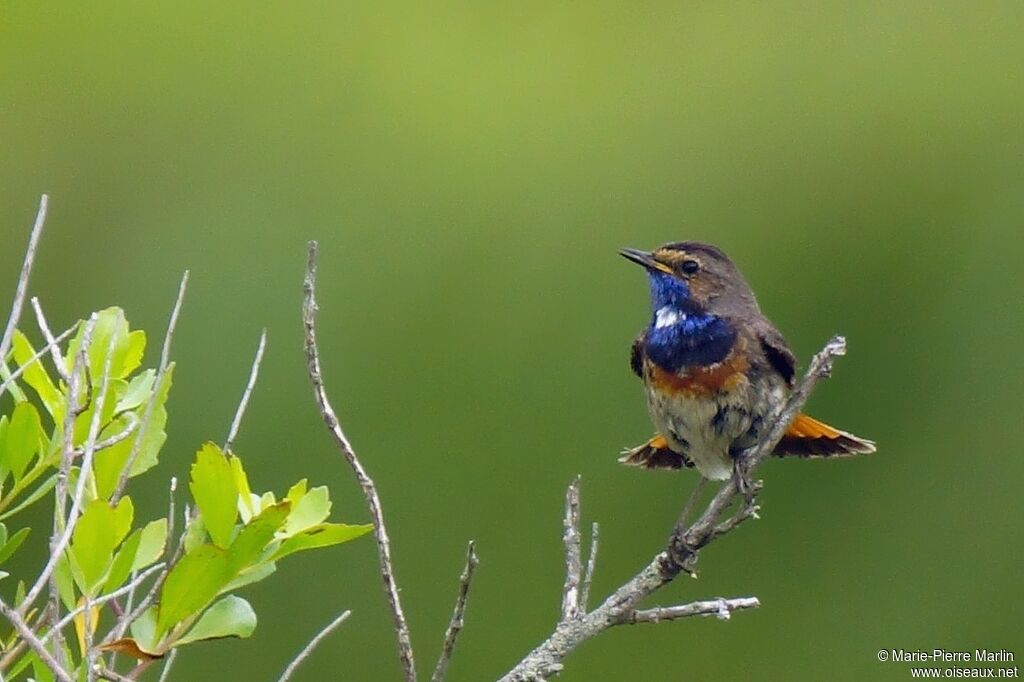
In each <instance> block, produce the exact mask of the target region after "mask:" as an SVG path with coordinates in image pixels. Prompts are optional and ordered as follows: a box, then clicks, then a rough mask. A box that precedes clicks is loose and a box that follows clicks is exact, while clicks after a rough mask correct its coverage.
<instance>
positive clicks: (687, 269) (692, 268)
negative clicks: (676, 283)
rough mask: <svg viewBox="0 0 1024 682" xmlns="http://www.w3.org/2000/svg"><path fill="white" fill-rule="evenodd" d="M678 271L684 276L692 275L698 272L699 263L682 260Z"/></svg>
mask: <svg viewBox="0 0 1024 682" xmlns="http://www.w3.org/2000/svg"><path fill="white" fill-rule="evenodd" d="M679 269H680V270H682V271H683V274H684V275H692V274H694V273H696V272H697V271H698V270H700V263H698V262H697V261H695V260H689V259H688V260H684V261H683V264H682V265H680V266H679Z"/></svg>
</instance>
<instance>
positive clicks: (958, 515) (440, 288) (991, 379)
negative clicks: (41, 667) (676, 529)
mask: <svg viewBox="0 0 1024 682" xmlns="http://www.w3.org/2000/svg"><path fill="white" fill-rule="evenodd" d="M1022 28H1024V6H1022V5H1021V4H1020V3H1019V2H1006V3H998V2H980V3H955V4H954V3H948V4H942V3H929V2H897V3H888V2H886V3H883V2H871V3H839V2H826V3H752V2H733V3H710V2H709V3H689V4H687V5H683V4H681V3H668V2H661V3H659V2H652V3H612V2H595V3H565V4H560V3H559V4H555V3H544V2H526V3H516V4H515V5H514V6H512V5H508V6H506V5H497V4H490V3H472V2H467V3H443V4H430V5H429V6H427V4H426V3H424V4H420V3H336V2H308V3H283V2H277V3H264V2H258V3H241V2H226V3H205V2H202V3H200V2H181V3H154V2H139V3H105V2H98V3H67V4H53V3H42V2H39V3H36V2H32V3H29V2H4V3H3V4H2V5H0V159H2V161H0V235H2V244H3V246H2V247H0V273H2V277H3V280H2V281H3V284H2V286H0V296H2V300H8V297H9V294H10V292H11V291H13V285H14V281H15V278H16V272H17V268H18V267H19V264H20V259H21V255H22V249H23V244H24V242H25V239H26V235H27V231H28V228H29V226H30V224H31V219H32V217H33V215H34V212H35V207H36V202H37V200H38V196H39V194H40V193H41V192H44V191H45V192H49V193H50V194H51V206H52V208H51V212H50V219H49V222H48V226H47V232H46V234H45V236H44V240H43V246H42V251H41V254H40V256H39V260H38V266H37V270H36V272H35V277H34V279H33V283H32V290H33V292H34V293H36V294H38V295H39V296H40V297H41V299H42V301H43V303H44V305H45V306H46V308H47V309H48V311H49V314H50V317H51V321H52V323H53V324H54V326H55V327H57V326H59V327H61V328H63V327H64V326H66V325H67V324H69V323H70V322H71V321H73V320H74V319H76V318H77V317H79V316H82V315H85V314H87V313H88V312H89V311H91V310H94V309H98V308H100V307H103V306H107V305H111V304H117V305H121V306H123V307H124V308H126V310H127V311H128V315H129V319H130V320H131V322H132V324H133V325H134V326H136V327H143V328H146V329H148V330H149V331H150V336H151V339H153V340H154V344H153V345H156V341H157V340H158V339H159V338H160V337H161V336H162V334H163V328H164V324H165V321H166V318H167V315H168V312H169V309H170V306H171V303H172V300H173V297H174V293H175V290H176V287H177V282H178V279H179V277H180V275H181V272H182V270H184V269H185V268H190V269H191V272H192V282H191V287H190V289H189V292H188V297H187V301H186V305H185V309H184V312H183V315H182V318H181V322H180V325H179V328H178V333H177V337H176V341H175V346H174V352H173V355H174V357H175V358H176V359H177V361H178V363H179V367H178V371H177V372H176V373H175V386H174V389H173V391H172V394H171V399H170V404H169V410H170V415H171V416H170V424H169V431H170V436H169V439H168V442H167V445H166V448H165V450H164V453H163V458H162V463H161V466H160V468H159V469H158V470H156V472H155V473H154V474H153V475H150V476H148V477H146V478H147V479H148V480H146V481H145V482H142V483H140V484H139V488H140V489H141V490H142V491H148V492H149V493H150V500H149V502H148V503H147V504H146V505H144V508H143V513H144V514H145V515H148V518H153V517H156V516H157V515H159V514H161V513H162V510H163V507H164V499H165V498H164V492H163V491H164V490H165V486H166V482H167V479H168V478H169V477H170V476H178V477H181V478H183V477H185V476H186V475H187V466H188V463H189V462H190V460H191V457H192V453H193V452H194V450H195V449H196V447H197V446H198V445H199V444H200V443H201V442H203V441H204V440H206V439H213V440H223V437H224V435H225V433H226V431H227V427H228V424H229V422H230V419H231V416H232V414H233V411H234V408H235V405H236V404H237V401H238V398H239V395H240V393H241V390H242V387H243V385H244V381H245V377H246V374H247V372H248V367H249V363H250V361H251V357H252V353H253V351H254V349H255V346H256V341H257V338H258V335H259V331H260V329H261V328H262V327H264V326H265V327H266V328H267V329H268V334H269V345H268V351H267V355H266V359H265V363H264V366H263V374H262V377H261V382H260V385H259V387H258V389H257V391H256V393H255V396H254V399H253V402H252V405H251V409H250V411H249V413H248V417H247V420H246V422H245V424H244V426H243V431H242V434H241V437H240V438H239V440H238V442H237V450H238V451H239V453H240V454H242V456H243V457H245V459H246V461H247V465H246V466H247V467H248V469H249V471H250V476H251V477H252V479H253V480H254V486H258V487H261V488H263V489H266V488H269V487H271V486H276V487H278V488H279V489H282V490H283V488H284V487H285V486H286V485H287V484H289V483H290V482H292V481H294V480H295V479H297V478H299V477H301V476H306V475H309V476H310V477H311V478H312V479H313V480H314V481H315V482H318V483H321V482H322V483H327V484H329V485H330V486H331V488H332V489H333V490H334V496H335V498H336V504H335V512H334V514H333V515H332V516H333V518H334V519H335V520H346V521H351V522H359V521H364V520H366V519H367V512H366V510H365V506H364V503H363V501H362V498H361V496H360V494H359V490H358V488H357V486H356V485H355V483H354V481H353V480H352V477H351V475H350V474H349V472H348V471H347V469H346V468H345V467H343V466H342V464H341V461H340V459H339V457H338V455H337V453H336V451H335V450H334V448H333V446H332V444H331V442H330V440H329V439H328V436H327V434H326V432H325V430H324V429H323V426H322V424H321V423H320V421H319V418H318V414H317V412H316V410H315V408H314V405H313V402H312V398H311V393H310V389H309V386H308V382H307V379H306V377H305V370H304V364H303V358H302V352H301V325H300V299H301V276H302V268H303V265H304V258H305V243H306V240H307V239H310V238H316V239H319V240H320V242H321V292H320V303H321V307H322V313H321V343H322V350H323V352H324V358H323V362H324V369H325V373H326V380H327V382H328V388H329V390H330V392H331V393H332V394H333V397H334V400H335V402H336V403H337V406H338V408H339V412H340V413H341V415H342V417H343V420H344V422H345V425H346V427H347V429H348V431H349V434H350V435H351V437H352V439H353V441H354V442H355V445H356V447H357V449H358V450H359V452H360V454H361V455H362V457H363V459H364V462H365V463H366V465H367V466H368V468H369V469H370V471H371V472H372V474H373V475H374V477H375V478H376V480H377V483H378V485H379V487H380V491H381V494H382V496H383V500H384V505H385V509H386V512H387V519H388V521H389V523H390V530H391V535H392V538H393V542H394V554H395V559H396V562H397V571H398V577H399V579H400V582H401V585H402V587H403V592H402V596H403V599H404V603H405V606H406V609H407V612H408V616H409V620H410V623H411V626H412V629H413V638H414V643H415V645H416V646H417V654H418V658H419V661H420V668H421V671H422V673H424V674H426V675H428V676H429V669H430V668H432V666H433V662H434V660H435V657H436V654H437V651H438V648H439V645H440V641H441V636H442V632H443V629H444V626H445V624H446V622H447V619H448V617H449V614H450V609H451V604H452V600H453V597H454V592H455V587H456V579H457V575H458V573H459V571H460V569H461V564H462V560H463V552H464V547H465V542H466V540H467V539H469V538H475V539H476V540H477V542H478V546H479V552H480V555H481V557H482V564H481V567H480V570H479V573H478V577H477V581H476V584H475V587H474V592H473V595H472V600H471V603H470V606H469V613H468V624H467V628H466V630H465V632H464V636H463V639H462V640H461V643H460V646H459V649H458V651H457V653H456V656H455V660H454V661H453V663H452V667H451V679H452V680H486V679H493V678H496V677H497V676H498V675H499V674H501V673H503V672H504V671H505V670H506V669H507V668H509V667H510V666H511V665H512V664H513V663H514V662H515V661H517V660H518V659H519V658H520V657H521V656H522V655H523V654H525V652H526V651H528V650H529V649H530V648H532V647H533V646H534V645H535V644H536V643H537V642H539V641H540V639H541V638H542V637H544V636H545V635H546V634H547V633H548V632H549V631H550V629H551V627H552V625H553V623H554V621H555V619H556V617H557V608H558V600H559V590H560V585H561V580H562V575H561V569H562V559H561V544H560V514H561V505H562V496H563V493H564V490H565V486H566V484H567V483H568V482H569V480H570V479H571V477H572V476H573V475H574V474H576V473H580V474H582V475H583V481H584V483H583V495H584V514H585V520H586V521H587V522H589V521H599V522H600V523H601V528H602V542H601V558H600V562H599V567H598V571H597V575H596V579H595V582H596V584H595V591H596V592H597V594H598V596H603V595H604V594H606V593H607V592H608V591H610V590H611V589H613V588H614V587H616V586H618V585H619V584H620V583H622V582H623V581H624V580H625V579H626V578H627V577H629V576H630V575H632V573H633V572H634V571H635V570H637V569H638V568H640V567H641V566H642V565H643V564H644V563H646V561H647V560H648V559H649V558H650V557H651V556H652V555H653V553H654V552H656V551H657V550H658V549H659V547H661V546H662V543H663V542H664V540H665V538H666V534H667V532H668V529H669V528H670V526H671V524H672V522H673V520H674V519H675V516H676V514H677V512H678V511H679V508H680V506H681V504H682V500H683V499H684V498H685V496H686V494H687V492H688V489H689V487H690V486H691V485H692V482H693V481H694V477H693V475H692V474H676V475H673V474H664V473H658V472H654V473H649V472H641V471H635V470H628V469H624V468H622V467H620V466H619V465H617V464H616V462H615V458H616V454H617V452H618V450H619V449H620V447H622V446H624V445H629V444H633V443H635V442H637V441H639V440H641V439H643V438H645V437H646V436H648V435H649V431H650V426H649V422H648V418H647V415H646V412H645V409H644V406H643V401H642V397H641V392H640V387H639V384H638V383H637V381H636V380H635V378H634V377H633V376H632V375H631V374H630V372H629V370H628V367H627V361H626V359H627V354H628V346H629V343H630V341H631V339H632V337H633V335H634V334H635V332H636V331H637V330H638V329H639V328H640V327H641V326H642V325H643V324H644V323H645V321H646V319H647V315H648V309H647V300H646V295H647V294H646V285H645V283H644V282H643V278H642V275H641V273H640V272H638V271H637V269H636V268H635V267H634V266H632V265H629V264H627V263H626V262H624V261H623V260H622V259H621V258H619V257H618V256H617V255H616V250H617V249H618V248H619V247H622V246H636V247H653V246H655V245H657V244H659V243H661V242H665V241H675V240H679V239H701V240H706V241H711V242H714V243H716V244H718V245H720V246H721V247H723V248H724V249H725V250H726V251H727V252H728V253H730V254H731V255H732V256H733V257H734V259H735V260H736V261H737V262H738V263H739V264H740V266H741V268H742V269H743V271H744V272H745V273H746V275H747V277H748V279H749V280H750V281H751V283H752V284H753V286H754V288H755V289H756V291H757V292H758V295H759V298H760V301H761V304H762V307H763V308H764V310H765V311H766V312H767V313H768V314H769V315H770V316H771V317H772V318H773V319H774V320H775V322H776V323H777V325H778V326H779V328H780V329H782V330H783V332H784V333H785V334H786V335H787V337H788V339H789V341H790V343H791V345H792V346H793V347H794V349H795V350H796V351H797V352H798V354H799V355H800V356H801V357H802V358H805V359H806V358H807V357H808V356H809V355H810V353H812V352H813V351H814V350H816V349H817V348H818V347H819V346H820V345H821V344H822V343H823V341H824V340H825V339H826V338H828V336H829V335H831V334H833V333H836V332H842V333H844V334H846V335H847V336H848V338H849V341H850V356H849V357H848V358H846V359H844V360H843V361H842V362H841V364H840V365H839V367H838V370H837V372H836V375H835V377H834V379H833V380H832V381H830V382H828V383H826V384H824V385H822V386H821V387H820V389H819V390H818V392H817V394H816V395H815V397H814V399H813V401H812V408H813V410H812V411H813V412H814V413H815V414H816V415H818V416H819V417H821V418H823V419H826V420H828V421H831V422H833V423H835V424H837V425H838V426H841V427H844V428H848V429H850V430H853V431H855V432H857V433H858V434H862V435H864V436H868V437H872V438H875V439H877V441H878V442H879V453H878V454H877V455H876V456H872V457H869V458H863V459H858V460H852V461H850V460H848V461H833V462H800V461H782V462H780V461H773V462H769V463H768V464H767V465H766V466H765V467H764V468H763V470H762V475H763V478H764V479H765V482H766V488H765V492H764V494H763V498H762V503H763V512H762V520H761V521H759V522H757V523H754V524H751V525H747V526H745V527H743V528H742V529H740V530H739V531H737V532H736V533H735V534H733V535H730V536H729V537H728V538H726V539H724V540H723V541H721V542H720V543H716V544H715V545H714V546H712V547H711V548H710V549H709V550H708V551H707V552H706V553H705V555H704V556H703V557H702V560H701V564H700V568H701V576H700V579H699V580H698V581H693V580H680V581H677V583H676V584H673V585H671V586H669V587H668V588H667V589H665V590H663V591H662V592H660V593H659V594H658V595H657V603H661V604H670V603H677V602H682V601H685V600H690V599H695V598H702V597H710V596H716V595H725V596H739V595H750V594H753V595H757V596H758V597H760V598H761V600H762V602H763V607H762V608H761V609H760V610H758V611H756V612H745V613H742V614H739V615H737V616H736V617H735V618H733V620H732V621H731V622H728V623H723V622H718V621H716V620H689V621H684V622H676V623H670V624H664V625H660V626H657V627H653V626H652V627H642V626H638V627H635V628H625V627H623V628H619V629H616V630H614V631H611V632H608V633H606V634H604V635H603V636H601V637H600V638H599V639H597V640H594V641H592V642H590V643H588V644H587V645H585V646H584V647H582V648H581V649H580V650H579V651H578V652H577V653H576V654H574V655H573V656H572V657H571V658H570V659H569V661H568V666H567V669H566V671H565V673H564V675H563V676H562V678H561V679H565V680H653V679H672V680H675V679H684V678H685V679H735V678H736V677H738V676H743V677H744V678H746V679H766V680H772V679H779V680H788V679H833V680H863V679H892V680H902V679H909V677H910V671H909V666H908V665H906V664H899V663H885V664H883V663H879V662H878V661H877V660H876V651H877V650H878V649H879V648H918V647H920V648H924V649H928V650H930V649H932V648H936V647H946V648H956V649H970V650H973V649H974V648H976V647H987V648H990V649H994V648H1000V647H1005V648H1009V649H1011V650H1013V651H1014V652H1015V653H1016V654H1017V656H1018V657H1020V656H1022V655H1024V647H1022V644H1024V636H1022V622H1024V606H1022V604H1024V587H1022V581H1021V558H1020V557H1021V554H1020V552H1021V540H1022V538H1024V533H1022V531H1024V518H1022V514H1021V505H1020V495H1021V484H1022V483H1024V480H1022V478H1024V477H1022V474H1024V459H1022V457H1021V454H1022V448H1021V442H1022V437H1024V419H1022V417H1021V395H1022V393H1021V388H1022V385H1024V381H1022V380H1024V362H1022V359H1021V358H1022V356H1021V352H1020V343H1021V338H1022V333H1024V320H1022V315H1021V287H1022V277H1021V275H1022V271H1024V269H1022V266H1021V263H1022V259H1024V239H1022V237H1021V229H1022V217H1024V195H1022V191H1021V186H1022V182H1024V128H1022V120H1021V112H1022V109H1024V41H1022V40H1021V35H1022ZM147 358H148V362H149V363H150V364H154V363H155V362H156V353H155V351H154V349H152V348H151V350H150V352H149V354H148V355H147ZM40 551H41V547H40ZM245 596H247V597H248V598H250V599H251V600H252V602H253V603H254V605H255V607H256V609H257V611H258V613H259V614H260V620H261V622H260V626H259V628H258V630H257V632H256V634H255V636H254V637H253V638H252V639H249V640H245V641H225V642H220V643H213V644H206V645H198V646H196V647H193V648H191V649H189V650H188V651H187V652H186V653H185V655H183V656H181V657H179V661H178V663H177V664H176V666H175V671H176V673H175V674H174V675H173V679H176V680H188V681H197V682H203V681H206V680H236V679H237V680H242V679H245V680H250V679H251V680H267V679H276V677H277V675H278V673H279V672H280V670H281V669H282V668H283V667H284V665H285V663H286V662H287V661H288V660H289V659H290V658H291V657H292V655H293V654H294V653H295V652H296V651H297V650H298V649H299V648H301V646H302V645H303V644H304V643H305V641H306V640H307V639H308V638H309V637H310V636H311V635H312V634H313V633H314V632H315V631H316V630H317V629H319V628H320V627H321V626H322V625H323V624H324V623H326V622H327V621H328V620H330V618H331V617H332V616H333V615H334V614H335V613H337V612H338V611H339V610H341V609H345V608H350V609H352V610H353V612H354V615H353V617H352V619H351V620H350V621H349V622H348V623H347V624H346V625H345V626H344V627H343V629H342V630H341V631H339V632H338V633H336V634H335V635H333V636H332V637H331V638H330V639H329V640H328V642H327V643H326V644H325V645H324V646H323V647H322V648H321V649H320V650H319V651H318V652H317V653H316V654H315V656H314V657H313V658H312V659H311V660H310V661H309V663H308V664H307V665H306V666H305V667H304V668H303V669H302V670H301V671H300V674H299V676H298V678H297V679H299V680H333V679H347V680H395V679H398V676H399V668H398V664H397V659H396V656H395V652H394V648H395V647H394V643H393V638H392V634H391V630H390V625H389V622H390V621H389V617H388V614H387V610H386V608H385V602H384V598H383V595H382V592H381V589H380V587H379V580H378V578H377V574H376V558H375V551H374V547H373V543H372V542H371V541H369V540H361V541H359V542H356V543H353V544H351V545H344V546H342V547H337V548H333V549H331V550H329V551H325V552H322V553H311V554H308V555H301V556H299V557H297V558H295V559H294V560H293V561H291V562H290V564H287V563H286V564H285V565H283V566H282V570H281V571H279V573H278V575H277V576H275V577H274V578H273V579H272V580H270V581H268V582H267V583H265V584H261V585H259V586H257V587H256V588H254V589H250V590H249V591H248V592H247V593H246V594H245ZM153 679H155V678H153Z"/></svg>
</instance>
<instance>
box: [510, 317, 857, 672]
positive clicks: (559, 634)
mask: <svg viewBox="0 0 1024 682" xmlns="http://www.w3.org/2000/svg"><path fill="white" fill-rule="evenodd" d="M845 352H846V341H845V339H843V338H842V337H840V336H836V337H833V338H832V339H831V340H830V341H829V342H828V343H827V344H826V345H825V347H824V348H823V349H822V350H821V352H819V353H818V354H817V355H815V356H814V358H813V359H812V360H811V365H810V367H809V368H808V370H807V373H806V374H805V375H804V377H803V378H802V379H801V380H800V383H799V384H798V385H797V386H796V388H795V389H794V390H793V392H792V393H791V394H790V396H789V399H788V400H787V401H786V403H785V405H784V406H783V407H782V409H781V410H779V411H778V412H777V413H776V414H775V415H773V416H772V417H770V418H768V419H766V420H765V423H767V424H771V428H769V429H768V430H767V431H766V432H765V433H763V434H762V435H761V438H760V439H759V441H758V442H757V443H756V444H755V445H754V446H753V447H751V448H749V449H748V450H746V451H745V452H744V453H742V454H741V456H740V465H741V466H742V467H743V472H742V473H744V475H746V476H749V474H750V473H751V472H752V471H753V470H754V469H755V468H756V467H757V465H758V464H760V463H761V462H762V461H763V460H764V459H765V458H766V457H768V455H770V454H771V452H772V451H773V450H774V448H775V445H776V443H778V441H779V440H780V439H781V438H782V435H783V433H784V432H785V430H786V428H787V427H788V426H789V424H790V423H791V422H792V421H793V419H794V418H795V417H796V415H797V413H798V412H799V411H800V409H801V408H802V407H803V406H804V403H806V402H807V398H808V396H809V394H810V392H811V390H812V389H813V388H814V385H815V384H816V383H817V382H818V380H820V379H822V378H823V377H826V376H829V374H830V373H831V369H832V363H833V361H834V360H835V358H836V357H838V356H840V355H844V354H845ZM753 492H754V493H755V494H756V488H755V489H754V490H753ZM737 494H738V490H737V488H736V483H735V480H730V481H728V482H726V483H725V485H723V486H722V488H721V489H720V490H719V491H718V493H717V494H716V495H715V496H714V497H713V498H712V499H711V502H710V503H709V504H708V506H707V508H706V509H705V511H704V513H703V514H701V516H700V517H699V518H698V519H697V520H696V521H694V522H693V524H692V525H690V526H689V527H681V526H676V527H675V528H674V529H673V531H672V535H671V537H670V539H669V543H668V547H666V548H665V549H664V550H663V551H661V552H659V553H658V554H657V555H656V556H655V557H654V558H653V559H652V560H651V562H650V563H649V564H648V565H647V566H645V567H644V568H643V570H641V571H640V572H639V573H637V574H636V575H634V576H633V577H632V578H630V579H629V580H628V581H627V582H626V583H625V584H624V585H622V586H621V587H619V588H618V589H617V590H615V592H613V593H612V594H611V596H609V597H608V598H607V599H606V600H605V601H604V603H602V604H601V605H600V606H598V607H597V608H595V609H594V610H593V611H590V612H589V613H586V614H584V615H583V616H581V617H580V618H578V619H577V620H574V621H569V622H565V621H563V622H561V623H559V624H558V626H557V627H556V628H555V631H554V632H553V633H552V634H551V635H550V636H549V637H548V638H547V639H546V640H545V641H544V642H542V643H541V644H540V645H539V646H538V647H537V648H535V649H534V650H533V651H531V652H530V653H529V654H527V655H526V657H524V658H523V659H522V660H521V661H520V662H519V663H517V664H516V666H515V667H514V668H513V669H512V670H510V671H509V672H508V673H507V674H506V675H505V676H504V677H502V678H501V682H523V681H526V680H546V679H548V678H549V677H551V676H552V675H556V674H557V673H558V672H559V671H561V669H562V667H563V663H562V661H563V660H564V659H565V657H566V656H568V655H569V653H571V652H572V651H573V650H574V649H575V648H576V647H577V646H579V645H580V644H582V643H583V642H585V641H587V640H588V639H590V638H592V637H594V636H596V635H597V634H599V633H601V632H603V631H604V630H607V629H608V628H610V627H613V626H615V625H618V624H621V623H624V622H628V620H629V618H630V617H631V616H632V614H634V613H635V612H636V608H637V606H638V605H639V604H640V602H641V601H642V600H643V599H644V598H646V597H647V596H649V595H650V594H652V593H653V592H655V591H656V590H658V589H659V588H661V587H663V586H664V585H666V584H668V583H669V582H671V581H672V580H673V579H675V577H676V576H677V575H679V573H681V572H683V571H692V570H693V565H694V564H695V563H696V560H697V555H698V553H699V551H700V549H701V548H703V547H704V546H706V545H707V544H708V543H709V542H711V541H712V540H714V539H715V538H717V537H721V534H722V533H723V532H728V531H729V530H732V528H735V527H736V526H737V525H739V523H741V522H742V520H744V519H746V518H750V517H751V516H752V515H753V514H752V513H751V512H752V511H756V507H754V505H753V500H752V499H751V500H748V501H747V505H746V506H747V511H746V512H744V511H743V510H741V513H740V515H738V516H737V517H735V518H736V519H737V520H736V521H734V522H732V523H731V524H730V523H728V522H727V524H726V525H725V527H723V525H722V524H720V522H719V519H720V518H721V516H722V515H723V514H724V513H725V511H726V509H728V507H729V505H730V504H731V503H732V501H733V499H734V498H735V497H736V496H737ZM641 613H643V612H641Z"/></svg>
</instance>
